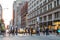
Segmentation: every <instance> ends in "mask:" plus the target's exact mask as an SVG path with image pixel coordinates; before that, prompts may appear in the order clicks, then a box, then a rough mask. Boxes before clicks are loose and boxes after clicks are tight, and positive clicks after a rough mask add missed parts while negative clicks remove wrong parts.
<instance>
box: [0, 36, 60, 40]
mask: <svg viewBox="0 0 60 40" xmlns="http://www.w3.org/2000/svg"><path fill="white" fill-rule="evenodd" d="M0 40H60V36H55V35H49V36H46V35H41V36H36V35H33V36H20V35H17V36H16V35H15V36H13V35H11V36H2V35H0Z"/></svg>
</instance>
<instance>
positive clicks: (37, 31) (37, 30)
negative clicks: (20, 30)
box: [36, 27, 40, 35]
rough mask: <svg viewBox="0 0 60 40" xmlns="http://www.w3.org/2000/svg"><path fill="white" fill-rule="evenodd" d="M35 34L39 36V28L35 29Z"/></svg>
mask: <svg viewBox="0 0 60 40" xmlns="http://www.w3.org/2000/svg"><path fill="white" fill-rule="evenodd" d="M36 34H37V35H40V28H39V27H37V29H36Z"/></svg>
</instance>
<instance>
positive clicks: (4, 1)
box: [0, 0, 28, 25]
mask: <svg viewBox="0 0 60 40" xmlns="http://www.w3.org/2000/svg"><path fill="white" fill-rule="evenodd" d="M13 1H15V0H0V4H1V5H2V8H3V19H4V23H5V25H9V22H10V21H11V19H12V14H13ZM20 1H28V0H20Z"/></svg>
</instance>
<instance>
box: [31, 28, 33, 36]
mask: <svg viewBox="0 0 60 40" xmlns="http://www.w3.org/2000/svg"><path fill="white" fill-rule="evenodd" d="M32 33H33V28H31V36H32Z"/></svg>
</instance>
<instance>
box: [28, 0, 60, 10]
mask: <svg viewBox="0 0 60 40" xmlns="http://www.w3.org/2000/svg"><path fill="white" fill-rule="evenodd" d="M50 1H52V0H48V1H47V0H45V1H43V3H40V2H39V1H37V2H36V3H34V5H32V4H31V6H29V7H30V8H28V10H31V9H32V8H33V7H35V6H36V5H37V4H39V3H40V5H39V6H37V8H38V7H42V6H43V5H45V4H46V3H48V2H50ZM54 3H57V4H54V5H55V6H56V5H59V0H56V1H54ZM50 5H51V4H50ZM50 5H49V6H50ZM50 7H51V6H50Z"/></svg>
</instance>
